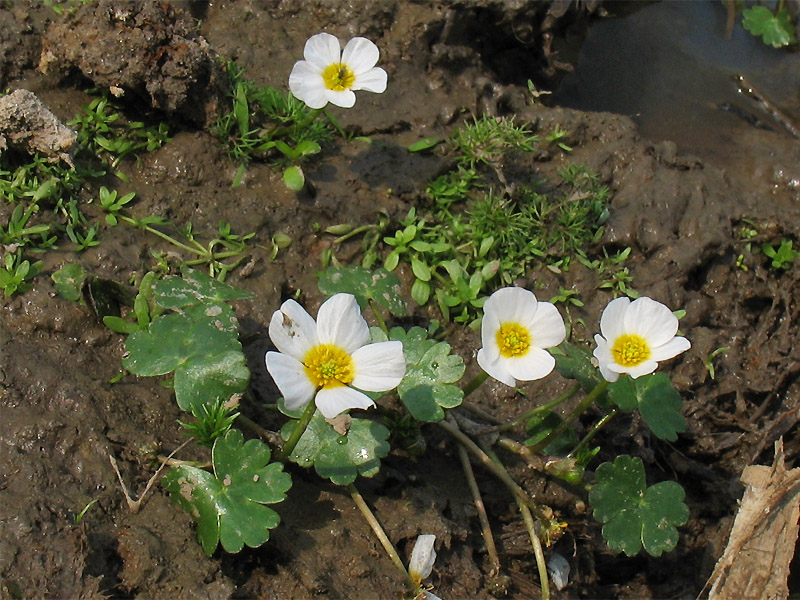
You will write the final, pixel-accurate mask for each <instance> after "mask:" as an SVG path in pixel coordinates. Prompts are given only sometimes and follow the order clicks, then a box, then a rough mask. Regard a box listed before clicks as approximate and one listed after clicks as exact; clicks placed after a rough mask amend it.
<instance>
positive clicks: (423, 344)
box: [389, 327, 465, 423]
mask: <svg viewBox="0 0 800 600" xmlns="http://www.w3.org/2000/svg"><path fill="white" fill-rule="evenodd" d="M389 338H390V339H392V340H399V341H401V342H403V354H404V355H405V359H406V374H405V376H404V377H403V380H402V381H401V382H400V385H399V386H397V393H398V395H399V396H400V399H401V400H402V401H403V403H404V404H405V405H406V408H407V409H408V412H409V413H411V416H413V417H414V418H415V419H417V420H418V421H425V422H428V423H435V422H436V421H441V420H442V419H443V418H444V410H443V409H445V408H455V407H456V406H458V405H459V404H461V401H462V400H463V399H464V392H463V391H462V390H461V388H459V387H458V386H456V385H452V384H453V383H455V382H457V381H459V380H460V379H461V377H462V376H463V375H464V369H465V367H464V361H463V360H462V358H461V357H460V356H458V355H457V354H450V344H448V343H447V342H437V341H435V340H431V339H429V338H428V333H427V332H426V331H425V330H424V329H422V328H421V327H412V328H411V329H409V330H408V331H405V330H403V329H402V328H400V327H395V328H393V329H392V330H391V331H390V332H389Z"/></svg>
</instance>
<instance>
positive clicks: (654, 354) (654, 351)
mask: <svg viewBox="0 0 800 600" xmlns="http://www.w3.org/2000/svg"><path fill="white" fill-rule="evenodd" d="M691 347H692V344H691V343H690V342H689V340H687V339H686V338H685V337H674V338H672V339H671V340H670V341H668V342H667V343H666V344H662V345H661V346H657V347H655V348H651V349H650V352H651V354H650V358H651V359H652V360H659V361H660V360H668V359H670V358H673V357H675V356H678V354H680V353H681V352H686V351H687V350H688V349H689V348H691Z"/></svg>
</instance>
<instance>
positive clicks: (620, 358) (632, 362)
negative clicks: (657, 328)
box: [611, 333, 650, 367]
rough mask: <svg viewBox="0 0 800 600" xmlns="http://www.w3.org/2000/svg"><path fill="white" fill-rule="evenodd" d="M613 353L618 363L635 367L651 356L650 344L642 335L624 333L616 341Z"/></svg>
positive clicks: (612, 349)
mask: <svg viewBox="0 0 800 600" xmlns="http://www.w3.org/2000/svg"><path fill="white" fill-rule="evenodd" d="M611 354H613V355H614V360H615V361H616V362H617V364H618V365H622V366H623V367H635V366H636V365H640V364H642V363H643V362H644V361H646V360H647V359H648V358H650V346H648V345H647V341H646V340H645V339H644V338H643V337H642V336H640V335H636V334H635V333H624V334H622V335H621V336H619V337H618V338H617V339H616V340H615V341H614V346H613V348H611Z"/></svg>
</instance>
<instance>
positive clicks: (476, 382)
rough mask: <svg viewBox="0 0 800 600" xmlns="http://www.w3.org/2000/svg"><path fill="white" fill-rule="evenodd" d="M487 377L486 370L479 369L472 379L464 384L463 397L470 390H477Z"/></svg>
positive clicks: (468, 393)
mask: <svg viewBox="0 0 800 600" xmlns="http://www.w3.org/2000/svg"><path fill="white" fill-rule="evenodd" d="M488 378H489V374H488V373H487V372H486V371H481V372H480V373H478V374H477V375H475V377H473V378H472V380H471V381H470V382H469V383H467V385H465V386H464V398H466V397H467V396H469V395H470V394H471V393H472V392H474V391H475V390H477V389H478V388H479V387H480V386H481V384H482V383H483V382H484V381H486V380H487V379H488Z"/></svg>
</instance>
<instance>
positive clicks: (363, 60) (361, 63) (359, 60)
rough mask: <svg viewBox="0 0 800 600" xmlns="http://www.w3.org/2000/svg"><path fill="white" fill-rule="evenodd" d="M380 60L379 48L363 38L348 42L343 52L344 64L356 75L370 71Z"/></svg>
mask: <svg viewBox="0 0 800 600" xmlns="http://www.w3.org/2000/svg"><path fill="white" fill-rule="evenodd" d="M378 58H380V51H379V50H378V47H377V46H376V45H375V44H373V43H372V42H371V41H369V40H368V39H367V38H363V37H354V38H353V39H352V40H350V41H349V42H347V45H346V46H345V47H344V51H343V52H342V62H343V63H344V64H346V65H347V66H348V67H350V68H351V69H352V70H353V72H354V73H355V74H356V75H360V74H362V73H366V72H367V71H369V70H370V69H371V68H372V67H374V66H375V65H376V64H377V62H378Z"/></svg>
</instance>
